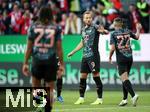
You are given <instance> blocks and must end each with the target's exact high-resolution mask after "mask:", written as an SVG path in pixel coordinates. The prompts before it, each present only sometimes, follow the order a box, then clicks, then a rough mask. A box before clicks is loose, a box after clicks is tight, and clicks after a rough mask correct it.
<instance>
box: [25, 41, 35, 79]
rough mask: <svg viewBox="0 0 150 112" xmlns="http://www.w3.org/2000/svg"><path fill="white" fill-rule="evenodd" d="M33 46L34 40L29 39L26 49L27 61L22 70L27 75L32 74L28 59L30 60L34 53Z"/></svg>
mask: <svg viewBox="0 0 150 112" xmlns="http://www.w3.org/2000/svg"><path fill="white" fill-rule="evenodd" d="M32 46H33V42H32V41H30V40H28V42H27V50H26V53H25V61H24V63H23V67H22V72H23V74H24V75H25V76H28V75H29V74H30V71H29V62H28V61H29V59H30V56H31V53H32Z"/></svg>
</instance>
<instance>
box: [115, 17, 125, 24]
mask: <svg viewBox="0 0 150 112" xmlns="http://www.w3.org/2000/svg"><path fill="white" fill-rule="evenodd" d="M114 22H117V23H123V19H122V18H119V17H117V18H115V19H114Z"/></svg>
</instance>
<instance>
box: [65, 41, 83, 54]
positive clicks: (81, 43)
mask: <svg viewBox="0 0 150 112" xmlns="http://www.w3.org/2000/svg"><path fill="white" fill-rule="evenodd" d="M81 48H83V42H82V40H81V41H80V43H79V44H78V45H77V46H76V48H75V49H74V50H73V51H71V52H70V53H69V54H68V55H67V57H71V56H72V55H73V54H74V53H76V52H77V51H79V50H80V49H81Z"/></svg>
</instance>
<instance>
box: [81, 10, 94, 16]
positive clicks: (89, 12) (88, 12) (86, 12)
mask: <svg viewBox="0 0 150 112" xmlns="http://www.w3.org/2000/svg"><path fill="white" fill-rule="evenodd" d="M85 14H91V15H92V17H93V12H92V11H89V10H88V11H85V12H84V13H83V17H84V15H85Z"/></svg>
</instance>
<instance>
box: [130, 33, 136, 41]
mask: <svg viewBox="0 0 150 112" xmlns="http://www.w3.org/2000/svg"><path fill="white" fill-rule="evenodd" d="M129 34H130V37H131V38H133V39H135V40H137V38H136V35H135V34H134V33H133V32H132V31H129Z"/></svg>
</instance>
